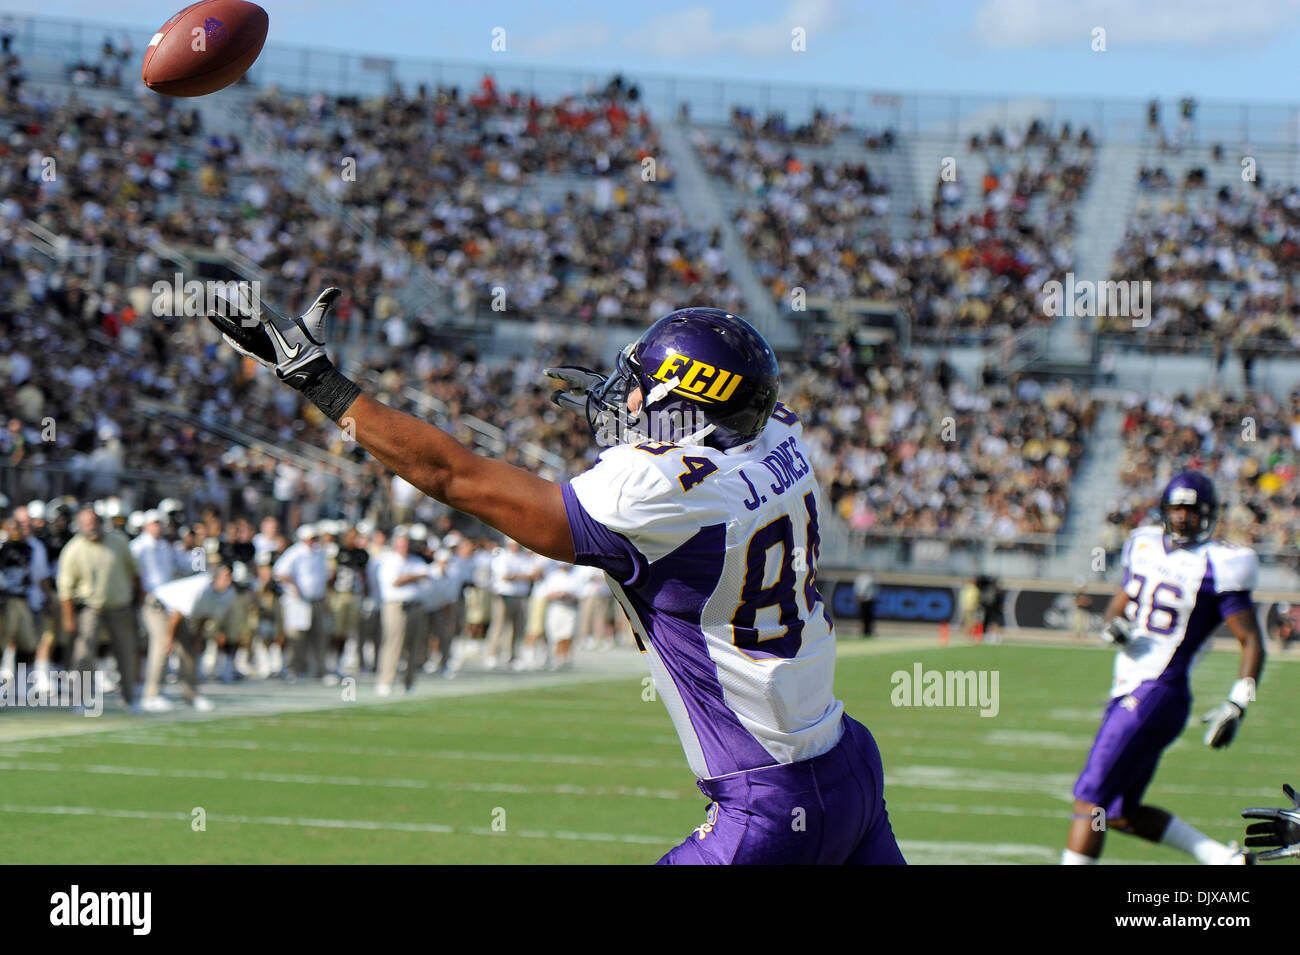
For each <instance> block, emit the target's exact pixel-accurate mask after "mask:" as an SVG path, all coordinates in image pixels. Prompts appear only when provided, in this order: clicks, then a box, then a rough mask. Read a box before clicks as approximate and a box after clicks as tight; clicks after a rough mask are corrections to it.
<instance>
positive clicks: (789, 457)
mask: <svg viewBox="0 0 1300 955" xmlns="http://www.w3.org/2000/svg"><path fill="white" fill-rule="evenodd" d="M796 459H797V461H798V463H797V464H796V463H795V461H796ZM763 464H764V466H766V467H767V469H768V470H769V471H771V472H772V476H773V477H774V478H776V480H775V481H773V482H772V485H771V490H772V493H773V494H784V493H785V492H786V491H788V490H789V489H790V488H792V487H794V484H795V482H796V481H798V480H799V479H800V478H801V477H803V476H804V475H806V474H808V473H809V472H810V471H811V470H812V468H810V467H809V466H808V462H807V460H805V458H804V456H803V455H802V454H801V453H800V452H799V446H798V444H797V443H796V442H795V439H794V437H793V436H791V437H789V438H786V439H785V440H784V441H782V442H781V443H780V444H778V445H777V446H776V447H775V448H773V449H772V450H771V451H770V452H769V453H768V455H767V456H766V457H765V458H763ZM740 477H741V480H743V481H744V482H745V483H746V484H747V485H749V493H750V496H749V498H748V500H746V501H745V502H744V503H745V507H747V508H749V509H750V510H751V511H753V510H757V509H758V507H759V505H760V504H762V503H763V502H764V501H766V500H767V496H766V495H764V494H760V493H759V492H758V490H757V489H756V488H755V487H754V482H753V481H751V480H750V479H749V475H748V474H746V473H745V472H744V471H743V470H742V471H741V472H740Z"/></svg>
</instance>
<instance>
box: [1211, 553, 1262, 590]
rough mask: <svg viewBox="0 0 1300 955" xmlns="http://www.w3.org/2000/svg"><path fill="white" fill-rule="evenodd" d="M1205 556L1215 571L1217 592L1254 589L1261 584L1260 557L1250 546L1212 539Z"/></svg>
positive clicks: (1215, 588)
mask: <svg viewBox="0 0 1300 955" xmlns="http://www.w3.org/2000/svg"><path fill="white" fill-rule="evenodd" d="M1205 558H1206V560H1207V561H1208V562H1209V565H1210V569H1211V571H1212V572H1213V573H1214V590H1215V592H1216V593H1221V594H1224V593H1232V592H1234V591H1238V590H1254V589H1255V587H1256V586H1257V585H1258V584H1259V557H1258V556H1257V555H1256V554H1255V552H1254V551H1253V550H1252V549H1251V548H1249V547H1243V546H1241V545H1240V544H1230V543H1228V542H1227V541H1220V540H1216V541H1211V542H1210V545H1209V546H1208V547H1207V548H1206V551H1205Z"/></svg>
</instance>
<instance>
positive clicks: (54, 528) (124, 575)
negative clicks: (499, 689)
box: [0, 496, 626, 712]
mask: <svg viewBox="0 0 1300 955" xmlns="http://www.w3.org/2000/svg"><path fill="white" fill-rule="evenodd" d="M0 583H2V584H3V587H4V592H3V594H0V597H3V600H4V612H3V614H0V682H3V681H6V680H12V679H14V678H15V677H16V675H17V674H18V673H23V674H24V675H26V676H28V677H29V678H30V680H31V681H34V685H35V686H37V687H38V688H44V687H48V686H49V685H51V678H52V675H53V674H56V673H57V671H58V670H59V669H62V668H66V669H69V670H75V671H77V672H80V673H83V674H84V673H87V672H89V671H91V670H96V669H97V670H99V671H101V672H104V673H105V674H107V675H108V678H109V680H110V682H111V684H112V685H114V686H116V687H117V688H118V689H119V691H120V693H121V697H122V700H123V702H124V704H126V705H127V706H129V707H130V708H132V709H133V710H135V711H144V712H153V711H162V710H167V709H171V708H172V707H173V705H174V703H175V701H174V700H173V699H172V698H170V697H169V696H168V695H167V693H166V692H164V688H165V687H166V686H167V685H168V684H169V683H171V682H175V683H176V684H177V690H178V691H179V692H180V693H181V694H183V696H184V698H185V700H186V701H187V702H188V703H189V704H190V705H192V706H193V707H195V708H196V709H199V710H208V709H211V708H212V703H211V701H210V700H209V699H208V697H206V696H204V695H203V693H202V692H201V690H202V684H203V683H204V682H205V681H213V680H219V681H221V682H223V683H234V682H238V681H240V680H245V679H254V680H264V679H268V678H278V679H283V680H285V681H288V682H296V681H298V680H304V679H306V680H320V681H323V682H324V683H325V684H327V685H337V684H339V682H340V681H341V680H342V679H344V678H345V677H347V676H349V675H353V674H358V673H374V674H375V692H376V693H377V694H378V695H379V696H387V695H390V694H391V693H392V692H394V689H395V688H396V686H397V684H398V681H399V680H400V682H401V684H402V686H404V687H405V688H406V690H407V691H408V692H409V691H410V690H411V689H412V687H413V686H414V684H415V682H416V680H417V678H418V676H419V674H421V673H429V674H441V675H442V676H444V677H447V678H451V677H454V676H455V675H456V673H457V672H458V671H460V670H461V669H462V668H463V667H466V666H470V667H475V668H486V669H497V668H502V669H513V670H531V669H541V668H543V667H548V668H552V669H563V668H566V667H568V666H570V665H571V663H572V659H573V650H574V647H575V645H577V646H581V647H582V648H584V649H607V648H609V647H612V646H614V645H615V644H616V642H620V635H621V634H623V633H625V632H626V623H625V618H623V617H622V615H621V613H619V612H617V611H616V605H615V604H614V601H613V598H612V596H611V595H610V593H609V590H608V588H607V587H606V586H605V581H604V575H603V574H602V573H601V572H599V571H596V570H593V569H592V568H585V567H575V566H572V565H568V564H561V563H559V562H556V561H552V560H547V559H545V558H541V557H539V556H537V555H535V554H531V553H528V552H526V551H524V550H522V549H521V548H520V547H519V546H518V545H517V544H515V543H514V542H512V541H511V542H507V543H506V544H505V545H504V546H499V545H498V544H497V543H496V542H495V540H493V539H492V538H489V537H486V536H484V537H480V538H477V539H476V538H474V537H470V536H466V535H464V534H461V533H460V532H458V531H456V530H455V529H454V528H452V526H451V522H450V520H449V519H444V520H443V521H442V522H440V523H439V524H438V525H437V526H435V527H434V528H430V527H428V526H426V525H425V524H423V523H418V522H416V523H411V524H400V525H397V526H393V527H390V528H387V529H381V528H379V527H376V526H375V525H373V524H371V523H370V522H368V521H362V522H358V523H355V524H353V523H349V522H346V521H341V520H324V521H319V522H317V523H303V524H299V525H298V526H297V527H296V528H293V531H292V533H291V534H290V533H288V532H287V529H286V528H285V527H284V526H283V525H282V524H281V523H280V521H279V520H277V519H276V518H275V517H266V518H264V519H262V520H261V522H260V524H259V525H258V527H257V529H256V530H255V529H254V526H253V523H252V522H251V521H249V520H248V519H246V518H243V517H240V518H236V519H235V520H234V521H230V522H223V521H222V520H221V518H220V517H219V516H218V515H217V514H216V513H215V512H213V511H207V512H205V513H202V514H199V515H195V516H194V517H193V520H191V519H190V515H189V514H188V513H187V512H186V511H185V509H184V505H182V504H181V502H180V501H178V500H176V499H174V498H169V499H166V500H163V501H161V502H160V503H159V504H158V506H157V507H156V508H152V509H150V510H148V511H136V512H133V513H130V514H128V513H126V512H125V511H124V509H123V508H122V505H121V500H120V499H119V498H117V497H116V496H110V497H108V498H105V499H103V500H99V501H95V502H93V503H85V504H82V505H78V504H77V502H76V501H74V500H72V499H71V498H67V497H65V498H58V499H55V500H51V501H48V502H46V501H41V500H34V501H30V502H28V503H27V504H24V505H21V506H18V507H15V508H13V509H12V510H11V511H9V512H8V513H7V514H6V516H5V518H4V519H3V520H0ZM19 664H22V665H23V669H22V670H19V669H18V665H19ZM173 671H174V672H173ZM29 685H32V684H29ZM21 689H22V691H23V692H26V690H27V687H23V688H21ZM36 692H43V689H38V690H37V691H36Z"/></svg>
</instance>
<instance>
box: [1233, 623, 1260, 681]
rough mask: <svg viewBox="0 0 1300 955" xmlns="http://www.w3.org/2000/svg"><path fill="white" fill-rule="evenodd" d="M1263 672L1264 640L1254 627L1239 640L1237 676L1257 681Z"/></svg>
mask: <svg viewBox="0 0 1300 955" xmlns="http://www.w3.org/2000/svg"><path fill="white" fill-rule="evenodd" d="M1238 639H1239V640H1240V638H1238ZM1263 672H1264V640H1263V638H1262V637H1261V636H1260V634H1259V630H1258V629H1256V630H1254V632H1253V634H1251V635H1250V636H1248V637H1247V638H1246V639H1245V640H1241V666H1240V667H1239V668H1238V670H1237V678H1238V679H1242V680H1244V679H1246V678H1249V679H1252V680H1254V681H1255V682H1256V683H1258V682H1259V678H1260V676H1261V675H1262V674H1263Z"/></svg>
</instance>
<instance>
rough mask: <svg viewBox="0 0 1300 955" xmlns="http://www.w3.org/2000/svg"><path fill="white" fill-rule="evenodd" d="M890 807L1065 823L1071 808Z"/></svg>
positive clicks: (1206, 822)
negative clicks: (1025, 817)
mask: <svg viewBox="0 0 1300 955" xmlns="http://www.w3.org/2000/svg"><path fill="white" fill-rule="evenodd" d="M889 808H890V810H891V811H898V812H939V813H943V814H944V815H946V816H963V815H968V816H1011V817H1013V818H1014V817H1023V816H1031V817H1033V818H1036V819H1060V820H1062V821H1063V823H1064V822H1068V821H1069V819H1070V810H1069V808H1062V809H1057V810H1051V809H1033V808H1029V809H1019V808H1017V807H1015V806H957V805H952V804H950V803H941V802H916V803H913V802H909V803H906V804H903V805H899V806H897V807H895V806H890V807H889ZM1178 818H1179V819H1181V820H1183V822H1187V823H1190V824H1191V825H1193V826H1200V827H1203V828H1209V827H1212V826H1221V825H1223V824H1224V821H1223V820H1222V819H1203V818H1201V817H1198V816H1184V815H1183V814H1182V813H1179V814H1178Z"/></svg>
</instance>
